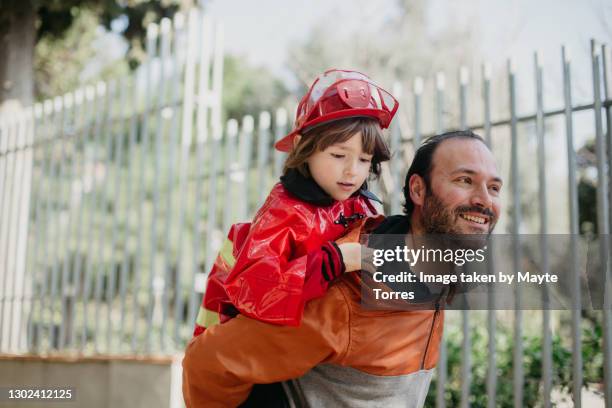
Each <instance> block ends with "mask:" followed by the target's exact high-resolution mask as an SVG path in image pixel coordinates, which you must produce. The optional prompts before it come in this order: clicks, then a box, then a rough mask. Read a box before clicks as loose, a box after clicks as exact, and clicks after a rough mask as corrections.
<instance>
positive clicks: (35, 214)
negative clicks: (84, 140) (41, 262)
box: [0, 103, 45, 352]
mask: <svg viewBox="0 0 612 408" xmlns="http://www.w3.org/2000/svg"><path fill="white" fill-rule="evenodd" d="M42 117H43V105H42V103H37V104H35V105H34V118H33V119H32V180H33V181H35V182H36V187H35V188H32V196H31V198H30V205H31V206H32V210H31V211H32V231H33V237H31V238H30V237H29V235H28V239H29V240H31V241H32V250H31V251H30V252H29V253H28V256H27V262H26V275H27V274H28V271H29V275H30V290H29V292H28V293H27V295H26V292H25V288H24V303H25V302H27V304H28V306H29V307H28V310H27V313H26V312H25V311H24V316H26V317H25V320H26V321H27V330H26V337H25V349H26V351H29V352H32V351H34V347H33V345H34V341H33V340H34V334H33V330H34V312H35V310H34V304H35V299H36V296H35V293H36V279H37V273H36V271H37V269H36V261H37V254H38V240H39V239H38V238H39V237H40V225H41V222H40V201H41V200H40V190H41V186H42V179H43V175H42V169H43V165H44V163H45V156H44V154H43V155H41V158H40V169H41V171H40V172H41V174H40V176H38V177H36V176H37V174H36V154H37V150H43V148H44V143H43V139H42V137H41V136H40V133H39V131H40V130H41V127H40V122H41V118H42ZM1 132H2V131H1V127H0V152H1V151H2V147H1V146H2V143H1V139H2V137H4V135H2V134H1ZM41 133H42V132H41ZM0 158H2V153H0ZM0 191H3V189H2V188H0ZM24 282H25V280H24ZM19 338H22V336H21V332H20V334H19Z"/></svg>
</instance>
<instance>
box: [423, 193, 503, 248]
mask: <svg viewBox="0 0 612 408" xmlns="http://www.w3.org/2000/svg"><path fill="white" fill-rule="evenodd" d="M467 212H473V213H481V214H483V216H485V217H487V218H488V220H489V230H488V233H487V234H483V233H480V232H479V233H474V232H470V231H463V230H461V228H460V227H459V225H458V222H459V214H462V213H467ZM496 221H497V220H496V218H495V215H494V214H493V212H492V211H491V210H489V209H484V208H481V207H476V206H459V207H457V208H455V209H451V208H448V207H447V206H445V205H444V203H443V202H442V200H441V199H440V198H439V197H438V196H437V195H436V194H434V193H432V192H431V189H430V188H427V190H426V193H425V202H424V203H423V211H422V219H421V225H422V227H423V229H424V231H425V234H428V235H431V236H435V237H436V240H441V242H440V244H441V245H442V246H444V247H448V246H453V247H459V248H466V247H468V248H470V247H480V246H482V244H483V241H486V239H487V238H488V236H489V235H490V234H491V232H492V231H493V228H494V227H495V223H496Z"/></svg>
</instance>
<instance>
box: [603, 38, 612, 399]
mask: <svg viewBox="0 0 612 408" xmlns="http://www.w3.org/2000/svg"><path fill="white" fill-rule="evenodd" d="M608 51H609V49H608V47H607V46H606V45H602V47H601V55H602V70H603V89H604V99H605V101H606V104H607V106H606V107H605V112H606V133H607V157H606V160H607V168H608V174H607V176H608V180H607V188H608V197H607V209H606V212H607V214H608V229H607V233H606V235H605V236H606V239H607V241H608V242H607V243H606V256H605V258H604V259H607V260H608V262H607V264H606V268H607V269H606V277H607V279H606V280H605V282H607V285H606V294H607V297H606V299H607V303H606V312H605V313H604V317H605V318H606V319H607V320H606V324H605V325H604V327H607V329H606V333H607V335H608V337H607V342H606V344H607V345H608V347H612V327H611V326H612V323H611V320H612V317H611V316H610V314H611V313H612V312H611V310H610V307H611V303H610V302H611V299H610V296H612V288H611V287H610V285H611V284H612V283H611V282H610V277H611V274H612V239H610V232H611V231H612V216H611V215H610V211H611V208H610V207H611V206H612V163H611V160H612V105H610V103H611V102H612V101H611V100H610V82H609V80H608V74H609V67H610V53H609V52H608ZM604 143H605V142H604ZM609 351H610V349H609ZM610 359H612V354H611V353H610V352H609V353H608V360H607V361H606V362H605V364H606V366H607V367H608V373H610V374H611V376H612V361H610ZM610 378H611V377H610V376H608V377H607V379H608V382H607V383H606V387H607V388H608V390H609V391H610V392H609V393H608V394H607V395H608V400H607V401H606V404H608V407H611V406H612V385H611V384H610V381H611V379H610Z"/></svg>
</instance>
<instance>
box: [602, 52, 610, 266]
mask: <svg viewBox="0 0 612 408" xmlns="http://www.w3.org/2000/svg"><path fill="white" fill-rule="evenodd" d="M609 51H610V49H609V48H608V46H607V45H606V44H603V45H602V46H601V62H602V67H601V68H602V71H603V91H604V100H605V101H606V103H607V106H606V107H605V112H606V134H607V147H608V161H610V158H611V157H612V105H611V102H612V101H611V100H610V93H611V92H612V91H610V86H611V84H610V79H609V78H608V75H609V74H610V64H611V61H610V58H611V57H610V52H609ZM610 203H612V165H610V164H608V205H611V204H610ZM608 221H609V226H608V231H612V217H608ZM611 254H612V246H611V247H609V252H608V259H610V255H611Z"/></svg>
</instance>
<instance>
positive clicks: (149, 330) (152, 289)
mask: <svg viewBox="0 0 612 408" xmlns="http://www.w3.org/2000/svg"><path fill="white" fill-rule="evenodd" d="M163 21H167V20H163ZM168 29H169V27H168V26H167V23H166V24H163V25H161V30H160V32H161V44H160V58H161V64H160V70H159V78H164V77H165V76H166V72H167V70H168V62H167V59H168V44H167V41H165V40H164V38H165V37H166V35H167V30H168ZM158 91H159V94H158V98H157V101H156V102H157V104H156V106H155V110H156V112H155V115H156V122H155V125H156V131H155V139H154V156H153V157H154V159H153V161H154V163H153V212H152V215H151V235H150V236H149V238H150V254H149V259H150V262H151V264H150V270H149V283H148V286H147V287H148V290H147V292H148V305H147V309H146V310H147V319H146V326H145V351H146V352H147V353H148V352H150V351H151V338H152V335H153V331H154V326H155V322H154V314H155V311H156V309H157V307H156V306H158V305H159V303H158V301H159V300H160V299H159V296H160V295H161V293H162V291H163V290H165V286H166V284H167V282H164V281H163V278H162V277H161V276H159V270H158V259H157V258H158V253H157V244H158V236H157V235H158V231H157V221H158V217H159V213H160V205H159V195H160V190H161V186H160V173H161V162H162V157H163V154H162V135H163V116H162V110H163V108H164V106H165V104H166V94H167V84H166V81H165V80H163V79H162V83H161V84H160V85H159V88H158Z"/></svg>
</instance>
